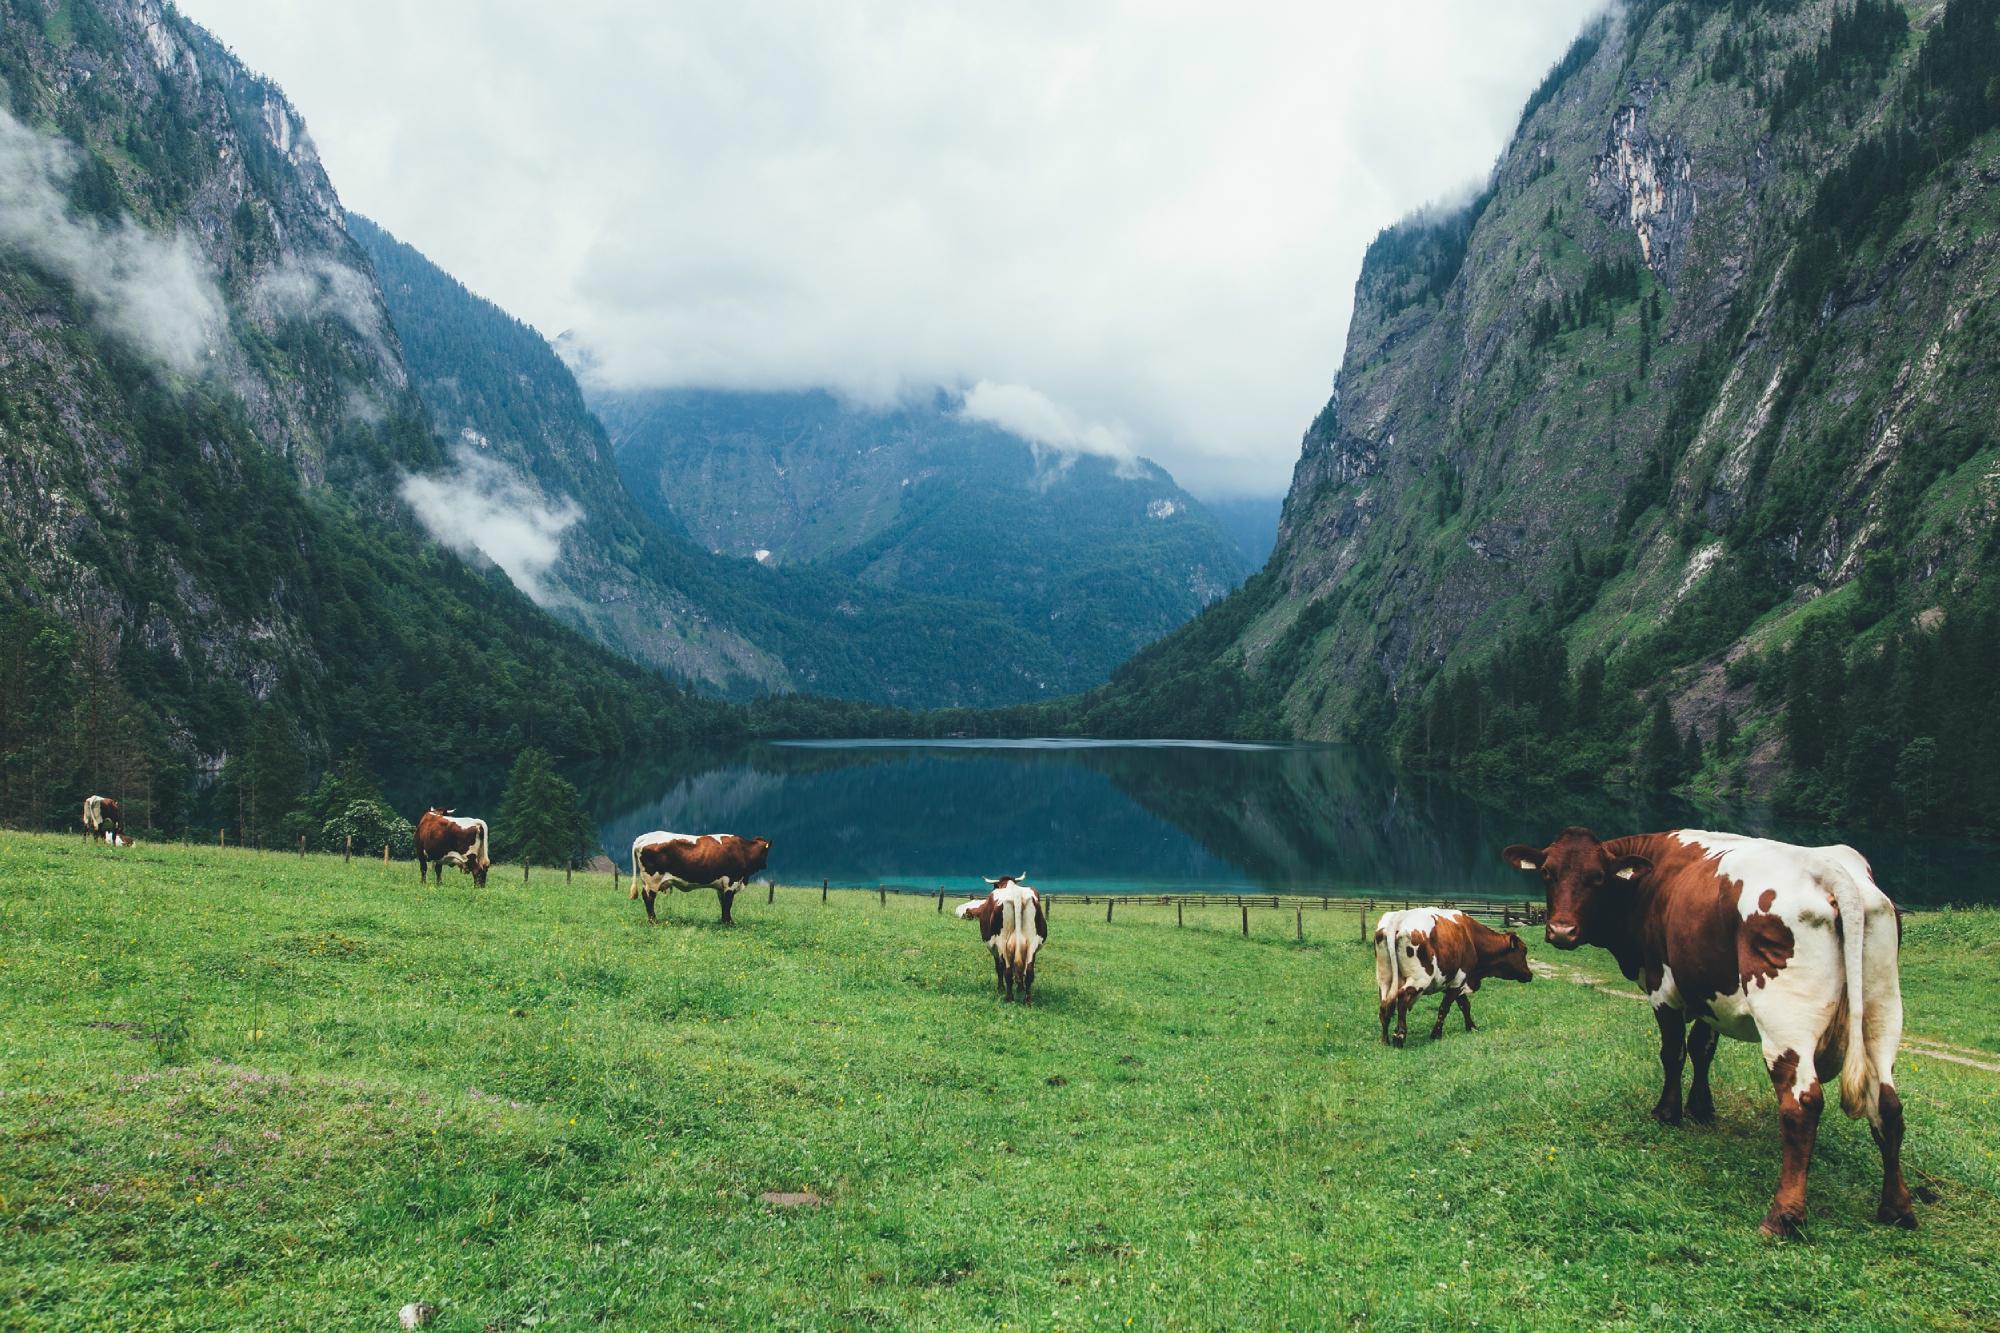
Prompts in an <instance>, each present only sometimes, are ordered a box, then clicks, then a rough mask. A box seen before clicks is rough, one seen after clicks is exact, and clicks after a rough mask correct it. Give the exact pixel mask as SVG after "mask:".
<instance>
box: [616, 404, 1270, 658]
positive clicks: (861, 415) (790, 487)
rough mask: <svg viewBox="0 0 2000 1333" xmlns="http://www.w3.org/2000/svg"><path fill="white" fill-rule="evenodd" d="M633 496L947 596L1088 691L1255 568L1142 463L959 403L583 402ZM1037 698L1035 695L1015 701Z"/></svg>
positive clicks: (898, 587) (820, 564)
mask: <svg viewBox="0 0 2000 1333" xmlns="http://www.w3.org/2000/svg"><path fill="white" fill-rule="evenodd" d="M591 405H592V407H593V408H595V409H596V411H597V413H598V415H599V416H600V417H601V418H602V419H603V420H604V422H605V425H606V427H607V429H608V430H609V432H610V435H611V440H612V444H613V447H614V449H615V451H616V454H617V460H618V468H619V471H620V473H621V474H622V475H623V476H624V479H625V483H626V486H627V489H628V490H629V491H630V492H631V493H632V495H633V496H635V497H636V498H637V499H638V501H639V503H640V504H641V505H642V506H643V507H644V508H645V510H646V512H647V513H648V514H649V515H651V516H652V517H654V518H655V519H656V520H657V521H659V522H660V523H662V524H669V525H673V526H676V527H680V528H684V529H685V530H686V531H688V532H690V533H691V534H693V536H694V539H695V540H696V541H697V542H698V543H700V544H701V545H703V546H705V547H707V548H709V549H711V550H714V551H717V552H721V553H724V554H729V555H735V556H739V557H745V558H750V559H755V560H758V561H760V562H764V563H767V564H769V565H771V566H773V567H775V568H779V569H811V570H814V571H818V572H820V573H822V574H826V575H833V576H837V577H839V578H840V579H842V580H846V581H849V582H851V583H852V584H853V585H854V586H856V587H858V588H863V589H868V590H873V591H875V592H877V593H886V594H893V595H894V596H896V597H899V598H911V597H932V598H949V599H954V600H957V601H960V602H963V603H966V604H970V605H972V606H976V607H980V608H983V609H984V610H985V611H986V613H987V614H989V615H991V616H993V617H996V618H999V619H1003V620H1005V621H1006V622H1007V623H1008V624H1009V625H1010V626H1011V627H1012V629H1011V634H1010V637H1009V640H1008V641H1009V643H1010V645H1012V646H1010V648H1009V651H1010V652H1011V651H1013V646H1018V645H1022V644H1039V645H1045V646H1046V649H1047V650H1048V651H1049V652H1050V653H1052V654H1053V656H1054V658H1055V662H1056V665H1055V666H1054V668H1053V669H1052V670H1050V671H1049V672H1047V673H1046V674H1043V675H1041V676H1040V677H1039V679H1040V681H1041V683H1042V684H1043V686H1044V687H1045V689H1046V690H1047V691H1048V692H1049V693H1051V694H1053V693H1065V692H1070V691H1074V690H1078V689H1082V688H1084V687H1087V686H1089V685H1094V684H1096V683H1098V682H1099V681H1101V680H1102V679H1103V678H1104V676H1105V675H1106V674H1107V673H1108V672H1109V671H1110V669H1111V668H1112V667H1113V666H1115V665H1116V664H1117V663H1118V662H1121V661H1123V660H1124V659H1125V658H1126V657H1128V656H1130V655H1131V654H1132V652H1133V651H1135V650H1136V649H1137V648H1139V647H1140V646H1142V645H1144V644H1146V643H1148V642H1150V641H1152V640H1153V639H1156V638H1158V637H1159V636H1160V635H1162V634H1164V633H1166V632H1167V631H1169V630H1171V629H1173V628H1174V627H1175V626H1177V625H1179V624H1181V623H1183V622H1184V621H1186V620H1187V619H1188V618H1189V617H1191V616H1193V615H1194V614H1195V613H1196V612H1198V611H1199V610H1200V609H1201V608H1202V607H1203V606H1204V605H1206V604H1207V603H1209V602H1211V601H1213V600H1214V599H1216V598H1217V597H1219V596H1221V595H1222V594H1223V593H1224V592H1226V591H1228V590H1229V589H1230V588H1231V587H1233V586H1234V585H1235V584H1236V583H1237V582H1238V581H1239V580H1240V579H1241V578H1242V576H1243V574H1244V572H1245V571H1246V569H1247V567H1248V562H1247V561H1246V560H1245V559H1244V558H1243V556H1242V553H1241V551H1240V550H1239V549H1238V548H1237V546H1236V544H1235V543H1234V542H1233V541H1232V540H1231V539H1230V537H1229V536H1228V534H1226V533H1225V532H1224V531H1223V530H1222V528H1221V527H1220V526H1219V525H1218V524H1217V523H1216V522H1215V520H1214V519H1213V518H1212V517H1211V516H1210V515H1209V514H1208V513H1207V511H1206V510H1205V509H1204V508H1203V507H1202V505H1201V504H1200V503H1199V502H1198V501H1196V500H1195V499H1194V498H1193V497H1192V496H1190V495H1188V494H1187V492H1185V491H1183V490H1181V488H1180V487H1179V486H1177V485H1175V484H1174V480H1173V478H1172V477H1170V476H1168V475H1167V473H1166V472H1165V471H1164V470H1163V469H1161V468H1159V467H1157V466H1155V465H1154V464H1152V463H1149V462H1147V461H1145V460H1144V459H1122V460H1116V459H1112V458H1107V457H1099V456H1094V455H1090V454H1075V453H1062V452H1057V451H1053V450H1050V449H1046V448H1038V447H1036V446H1034V445H1031V444H1029V443H1028V442H1027V441H1025V440H1023V439H1021V438H1020V437H1019V436H1016V435H1013V434H1011V433H1009V432H1007V431H1005V430H1002V429H1000V428H999V427H997V426H994V425H991V424H988V423H986V422H983V421H978V420H974V419H972V418H971V417H969V416H968V415H966V414H965V413H964V412H963V411H961V410H960V405H959V402H958V399H957V396H956V395H947V394H943V393H939V394H935V395H932V396H930V397H928V398H926V399H924V400H922V401H919V402H913V403H903V404H898V405H895V406H891V407H882V408H874V407H865V406H859V405H854V404H849V403H844V402H842V401H841V400H839V399H838V398H836V397H834V396H833V395H832V394H829V393H825V392H820V391H807V392H795V393H751V392H732V391H718V390H676V391H665V392H657V391H656V392H642V393H612V392H604V391H591ZM1024 697H1032V696H1024Z"/></svg>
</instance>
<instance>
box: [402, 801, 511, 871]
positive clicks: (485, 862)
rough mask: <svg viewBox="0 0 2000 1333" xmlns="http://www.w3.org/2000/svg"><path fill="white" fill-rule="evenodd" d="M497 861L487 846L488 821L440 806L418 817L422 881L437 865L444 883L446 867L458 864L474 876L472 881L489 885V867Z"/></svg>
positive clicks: (419, 867)
mask: <svg viewBox="0 0 2000 1333" xmlns="http://www.w3.org/2000/svg"><path fill="white" fill-rule="evenodd" d="M492 864H493V859H492V857H491V855H490V854H489V853H488V850H487V841H486V821H485V820H483V819H466V818H463V817H461V816H459V815H455V814H453V813H452V812H451V811H449V810H440V809H438V808H437V807H436V806H432V807H431V808H430V809H428V810H426V811H424V817H423V818H422V819H419V820H418V821H417V881H418V882H419V883H422V882H423V880H424V879H425V877H426V875H427V874H428V873H429V871H430V870H431V868H432V867H433V866H435V867H436V868H437V882H438V883H439V884H443V883H444V868H445V867H446V866H457V867H458V868H459V869H460V870H461V871H464V872H465V873H467V874H469V875H471V876H472V882H473V883H474V884H476V885H477V886H479V887H480V888H482V889H483V888H485V887H486V870H487V868H488V867H489V866H491V865H492Z"/></svg>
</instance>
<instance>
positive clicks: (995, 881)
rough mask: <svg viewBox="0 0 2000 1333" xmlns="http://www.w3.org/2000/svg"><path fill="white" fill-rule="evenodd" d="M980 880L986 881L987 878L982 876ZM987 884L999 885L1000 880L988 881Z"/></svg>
mask: <svg viewBox="0 0 2000 1333" xmlns="http://www.w3.org/2000/svg"><path fill="white" fill-rule="evenodd" d="M979 878H981V879H986V876H984V875H981V876H980V877H979ZM986 882H987V883H988V884H998V883H999V882H1000V881H999V880H997V879H986Z"/></svg>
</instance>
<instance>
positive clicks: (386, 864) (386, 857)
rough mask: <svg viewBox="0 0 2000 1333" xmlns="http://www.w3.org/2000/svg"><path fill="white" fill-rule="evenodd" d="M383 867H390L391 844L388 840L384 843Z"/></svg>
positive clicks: (385, 868)
mask: <svg viewBox="0 0 2000 1333" xmlns="http://www.w3.org/2000/svg"><path fill="white" fill-rule="evenodd" d="M382 868H383V869H384V870H387V869H388V868H389V844H388V843H386V842H385V843H383V844H382Z"/></svg>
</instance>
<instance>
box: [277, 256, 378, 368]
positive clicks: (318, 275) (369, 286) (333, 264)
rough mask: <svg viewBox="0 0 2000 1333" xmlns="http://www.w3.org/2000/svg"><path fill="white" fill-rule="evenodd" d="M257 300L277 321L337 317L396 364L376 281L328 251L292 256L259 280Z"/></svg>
mask: <svg viewBox="0 0 2000 1333" xmlns="http://www.w3.org/2000/svg"><path fill="white" fill-rule="evenodd" d="M250 299H251V302H252V304H253V305H254V306H255V307H256V308H257V310H258V311H259V313H261V314H263V315H264V316H265V317H266V318H267V319H271V320H274V321H286V320H318V319H332V320H337V321H338V322H340V323H342V324H345V325H346V326H347V327H348V328H349V329H350V330H351V331H352V332H353V333H354V334H355V335H356V336H358V337H359V338H361V339H362V341H364V342H366V343H367V344H368V346H369V349H370V350H371V351H372V352H373V353H374V355H375V359H376V360H377V361H378V362H380V363H382V364H383V365H393V364H395V361H396V358H395V357H394V355H392V354H391V353H390V351H389V344H388V341H387V340H386V339H385V338H384V337H383V336H382V311H381V308H380V307H379V306H378V305H377V304H376V301H375V283H374V280H373V279H371V278H369V277H367V276H365V275H363V274H361V273H358V272H356V271H355V270H353V269H351V268H349V267H348V266H347V265H345V264H342V263H340V262H339V261H338V260H334V259H330V258H328V257H327V256H325V255H312V256H309V257H306V258H287V259H285V260H284V261H283V262H281V263H280V264H279V265H278V266H277V267H276V268H273V269H272V270H270V271H269V272H268V273H265V274H264V275H263V276H262V277H260V278H258V279H257V282H256V285H255V286H254V287H253V288H252V289H251V297H250Z"/></svg>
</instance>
